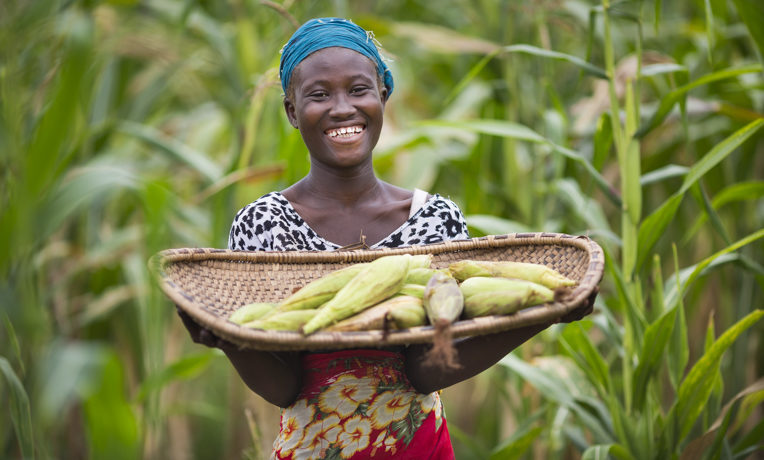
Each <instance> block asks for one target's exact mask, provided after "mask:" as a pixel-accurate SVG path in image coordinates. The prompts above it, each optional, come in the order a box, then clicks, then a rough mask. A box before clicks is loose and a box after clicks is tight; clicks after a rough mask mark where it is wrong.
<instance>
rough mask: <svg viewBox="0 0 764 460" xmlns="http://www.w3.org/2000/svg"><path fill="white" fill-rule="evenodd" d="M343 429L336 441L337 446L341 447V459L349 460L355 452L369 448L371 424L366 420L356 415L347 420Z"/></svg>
mask: <svg viewBox="0 0 764 460" xmlns="http://www.w3.org/2000/svg"><path fill="white" fill-rule="evenodd" d="M343 428H344V430H343V432H342V433H340V435H339V439H338V441H339V445H340V446H341V447H342V450H341V451H340V455H341V456H342V458H350V457H351V456H352V455H353V454H355V453H356V452H358V451H362V450H364V449H366V448H367V447H368V446H369V435H370V434H371V423H370V422H369V420H368V419H367V418H364V417H361V416H360V415H356V416H355V417H352V418H349V419H347V420H346V421H345V425H343Z"/></svg>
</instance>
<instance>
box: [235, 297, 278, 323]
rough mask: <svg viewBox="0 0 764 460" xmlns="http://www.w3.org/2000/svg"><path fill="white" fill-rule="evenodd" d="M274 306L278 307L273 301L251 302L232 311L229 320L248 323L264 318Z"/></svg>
mask: <svg viewBox="0 0 764 460" xmlns="http://www.w3.org/2000/svg"><path fill="white" fill-rule="evenodd" d="M274 308H276V304H275V303H271V302H255V303H250V304H247V305H244V306H243V307H240V308H238V309H237V310H236V311H234V312H233V313H231V316H229V317H228V321H231V322H232V323H236V324H244V323H248V322H250V321H254V320H256V319H260V318H262V317H263V316H265V315H266V314H268V313H270V312H271V311H272V310H273V309H274Z"/></svg>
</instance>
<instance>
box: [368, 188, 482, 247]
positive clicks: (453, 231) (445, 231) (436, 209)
mask: <svg viewBox="0 0 764 460" xmlns="http://www.w3.org/2000/svg"><path fill="white" fill-rule="evenodd" d="M467 238H469V232H468V230H467V222H466V221H465V219H464V214H462V211H461V210H460V209H459V206H458V205H457V204H456V203H454V202H453V201H452V200H450V199H448V198H445V197H443V196H441V195H438V194H435V195H431V196H430V198H429V199H428V200H427V202H426V203H424V205H423V206H422V207H421V208H419V210H418V211H417V212H415V213H414V214H413V215H412V216H411V217H409V219H408V220H407V221H406V222H405V223H404V224H403V226H401V228H399V229H398V230H397V231H395V232H393V233H392V234H391V235H390V236H389V237H387V238H385V240H383V241H382V242H380V243H379V244H378V246H380V247H401V246H414V245H421V244H434V243H440V242H443V241H449V240H461V239H467Z"/></svg>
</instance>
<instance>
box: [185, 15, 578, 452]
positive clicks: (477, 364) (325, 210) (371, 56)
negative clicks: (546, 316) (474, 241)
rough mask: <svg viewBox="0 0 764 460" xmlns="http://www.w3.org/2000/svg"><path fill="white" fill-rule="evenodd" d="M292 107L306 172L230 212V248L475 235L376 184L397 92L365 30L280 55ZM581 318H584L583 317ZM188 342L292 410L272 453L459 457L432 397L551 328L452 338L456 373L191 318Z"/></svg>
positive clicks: (323, 36)
mask: <svg viewBox="0 0 764 460" xmlns="http://www.w3.org/2000/svg"><path fill="white" fill-rule="evenodd" d="M280 76H281V82H282V87H283V89H284V93H285V96H284V109H285V112H286V115H287V117H288V119H289V122H290V123H291V124H292V126H294V127H295V128H296V129H299V130H300V134H301V135H302V138H303V141H304V142H305V145H306V147H307V148H308V151H309V153H310V165H311V167H310V172H309V173H308V175H307V176H305V177H304V178H303V179H301V180H300V181H298V182H297V183H295V184H294V185H292V186H291V187H289V188H287V189H286V190H284V191H282V192H272V193H269V194H266V195H264V196H263V197H261V198H259V199H258V200H256V201H254V202H253V203H251V204H249V205H247V206H245V207H244V208H243V209H242V210H240V211H239V213H238V214H237V215H236V217H235V219H234V222H233V225H232V226H231V232H230V235H229V241H228V246H229V248H230V249H234V250H276V251H287V250H336V249H340V248H343V247H349V246H352V247H357V246H362V247H372V248H375V247H400V246H409V245H417V244H429V243H436V242H440V241H445V240H453V239H465V238H468V236H469V235H468V233H467V226H466V223H465V220H464V217H463V215H462V213H461V211H460V210H459V208H458V207H457V206H456V205H455V204H454V203H453V202H452V201H450V200H448V199H446V198H443V197H441V196H439V195H432V196H431V195H428V194H426V193H424V192H422V191H415V192H412V191H410V190H405V189H402V188H399V187H396V186H393V185H391V184H388V183H386V182H384V181H382V180H380V179H378V178H377V177H376V175H375V174H374V170H373V167H372V151H373V149H374V147H375V145H376V144H377V141H378V139H379V135H380V131H381V128H382V121H383V114H384V109H385V103H386V102H387V100H388V98H389V97H390V95H391V94H392V92H393V79H392V75H391V74H390V70H389V69H388V68H387V66H386V65H385V63H384V61H383V60H382V58H381V56H380V55H379V52H378V50H377V47H376V46H375V42H374V40H373V38H372V37H371V35H370V34H369V33H367V32H366V31H364V30H363V29H361V28H360V27H358V26H357V25H355V24H353V23H352V22H350V21H347V20H344V19H338V18H324V19H314V20H311V21H308V22H307V23H305V24H304V25H303V26H302V27H300V29H298V30H297V31H296V32H295V34H294V35H293V36H292V38H291V39H290V40H289V42H288V43H287V44H286V45H285V47H284V49H283V50H282V56H281V65H280ZM582 313H584V314H585V313H586V312H582ZM182 316H183V317H184V323H185V324H186V326H187V327H188V328H189V331H190V332H191V335H192V337H193V338H194V341H196V342H199V343H204V344H207V345H209V346H216V347H219V348H221V349H222V350H223V351H224V352H225V353H226V355H227V356H228V358H229V359H230V361H231V363H232V364H233V365H234V366H235V368H236V369H237V371H238V372H239V375H240V376H241V378H242V379H243V380H244V382H245V383H246V384H247V385H248V386H249V387H250V388H251V389H252V390H253V391H255V392H256V393H258V394H259V395H260V396H262V397H263V398H265V399H266V400H267V401H269V402H271V403H273V404H275V405H278V406H280V407H284V408H285V410H284V411H283V413H282V418H281V430H280V434H279V437H278V438H277V439H276V441H275V442H274V451H273V457H274V458H340V457H342V458H368V457H373V458H412V459H414V458H415V459H422V458H437V459H441V458H443V459H448V458H453V455H454V454H453V449H452V446H451V441H450V438H449V435H448V429H447V426H446V422H445V418H444V417H443V412H442V406H441V404H440V398H439V395H438V393H437V392H436V391H437V390H440V389H442V388H445V387H448V386H450V385H453V384H455V383H458V382H460V381H463V380H465V379H467V378H470V377H472V376H474V375H476V374H478V373H480V372H482V371H483V370H485V369H487V368H488V367H490V366H492V365H493V364H495V363H496V362H497V361H498V360H499V359H501V358H502V357H503V356H504V355H506V353H508V352H509V351H511V350H512V349H514V348H515V347H517V346H518V345H520V344H522V343H523V342H525V341H526V340H527V339H529V338H530V337H532V336H533V335H535V334H536V333H538V332H539V331H541V330H542V329H544V328H545V327H546V326H547V325H543V326H533V327H526V328H522V329H516V330H513V331H508V332H505V333H498V334H492V335H487V336H481V337H474V338H469V339H462V340H459V341H456V342H455V344H454V347H455V350H456V353H457V359H458V362H459V363H462V367H460V368H458V369H441V368H440V367H439V366H431V365H428V362H427V360H426V359H425V355H426V351H427V349H428V347H427V346H423V345H422V346H409V347H399V348H395V349H384V350H379V349H374V350H342V351H332V352H326V353H321V352H311V353H270V352H262V351H256V350H246V349H245V350H239V349H237V348H236V347H235V346H233V345H232V344H230V343H227V342H224V341H222V340H219V339H218V338H217V337H215V336H214V335H212V334H211V333H210V332H209V331H207V330H204V329H200V328H199V326H198V325H196V324H194V323H193V321H190V320H189V318H188V317H187V316H185V315H182Z"/></svg>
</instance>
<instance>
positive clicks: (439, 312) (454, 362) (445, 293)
mask: <svg viewBox="0 0 764 460" xmlns="http://www.w3.org/2000/svg"><path fill="white" fill-rule="evenodd" d="M422 303H423V305H424V310H425V313H427V318H428V319H429V320H430V324H432V325H433V327H434V328H435V333H434V334H433V339H432V348H430V349H429V350H428V351H427V354H426V355H425V359H426V361H427V362H428V363H430V364H432V365H436V366H439V367H440V368H442V369H458V368H459V367H461V365H460V364H459V362H458V357H457V352H456V349H455V348H454V344H453V340H452V339H451V323H453V322H454V321H456V320H457V319H458V318H459V316H461V314H462V310H463V309H464V296H463V295H462V291H461V289H459V284H458V283H457V282H456V280H455V279H454V278H452V277H451V276H450V275H448V274H446V273H443V272H439V273H436V274H434V275H433V276H432V278H430V281H428V282H427V286H426V287H425V290H424V298H423V299H422Z"/></svg>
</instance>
